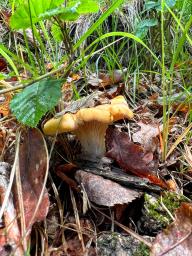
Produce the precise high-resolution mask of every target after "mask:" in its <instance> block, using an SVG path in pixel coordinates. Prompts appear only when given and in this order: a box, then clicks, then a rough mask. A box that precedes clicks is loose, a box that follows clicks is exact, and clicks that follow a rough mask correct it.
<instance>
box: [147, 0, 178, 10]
mask: <svg viewBox="0 0 192 256" xmlns="http://www.w3.org/2000/svg"><path fill="white" fill-rule="evenodd" d="M176 2H177V0H165V3H166V5H167V6H168V7H169V8H172V7H174V6H175V5H176ZM151 9H155V10H157V11H161V0H158V1H147V2H146V3H145V10H146V11H148V10H151ZM166 9H167V8H166V7H165V8H164V10H166Z"/></svg>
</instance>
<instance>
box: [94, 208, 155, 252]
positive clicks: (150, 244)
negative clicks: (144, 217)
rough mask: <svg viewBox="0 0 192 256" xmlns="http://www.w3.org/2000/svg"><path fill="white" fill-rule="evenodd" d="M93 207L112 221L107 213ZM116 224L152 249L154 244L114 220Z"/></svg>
mask: <svg viewBox="0 0 192 256" xmlns="http://www.w3.org/2000/svg"><path fill="white" fill-rule="evenodd" d="M92 207H93V208H94V209H95V210H96V211H98V212H99V213H101V214H102V215H103V216H105V218H107V219H108V220H111V218H110V217H109V216H107V215H106V214H105V213H103V212H101V211H100V210H98V209H97V208H96V207H95V206H93V205H92ZM114 223H115V224H116V225H117V226H119V227H120V228H122V229H123V230H124V231H126V232H127V233H128V234H130V235H131V236H133V237H134V238H136V239H137V240H139V241H141V242H143V243H144V244H146V245H147V246H148V247H149V248H151V247H152V243H150V242H149V241H147V240H145V239H144V238H143V237H142V236H140V235H139V234H137V233H135V232H134V231H133V230H131V229H129V228H127V227H125V226H124V225H122V224H121V223H119V222H118V221H116V220H114Z"/></svg>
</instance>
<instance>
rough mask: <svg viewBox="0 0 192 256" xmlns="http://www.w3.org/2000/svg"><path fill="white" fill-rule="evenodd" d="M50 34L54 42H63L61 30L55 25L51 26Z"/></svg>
mask: <svg viewBox="0 0 192 256" xmlns="http://www.w3.org/2000/svg"><path fill="white" fill-rule="evenodd" d="M51 34H52V36H53V38H54V39H55V41H56V42H58V43H60V42H62V40H63V34H62V32H61V28H60V27H59V26H58V25H57V24H53V25H52V26H51Z"/></svg>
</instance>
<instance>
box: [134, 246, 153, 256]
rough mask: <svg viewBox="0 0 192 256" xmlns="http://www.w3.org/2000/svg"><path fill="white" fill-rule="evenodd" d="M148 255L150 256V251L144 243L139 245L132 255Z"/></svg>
mask: <svg viewBox="0 0 192 256" xmlns="http://www.w3.org/2000/svg"><path fill="white" fill-rule="evenodd" d="M149 255H150V249H149V247H148V246H147V245H145V244H144V243H140V244H139V246H138V248H137V250H136V252H134V254H133V256H149Z"/></svg>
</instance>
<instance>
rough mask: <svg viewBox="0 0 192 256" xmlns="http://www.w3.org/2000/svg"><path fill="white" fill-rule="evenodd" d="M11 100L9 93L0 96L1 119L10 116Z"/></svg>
mask: <svg viewBox="0 0 192 256" xmlns="http://www.w3.org/2000/svg"><path fill="white" fill-rule="evenodd" d="M11 99H12V95H11V94H10V93H6V94H3V95H0V114H1V115H2V116H3V117H4V116H8V115H9V114H10V109H9V103H10V101H11Z"/></svg>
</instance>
